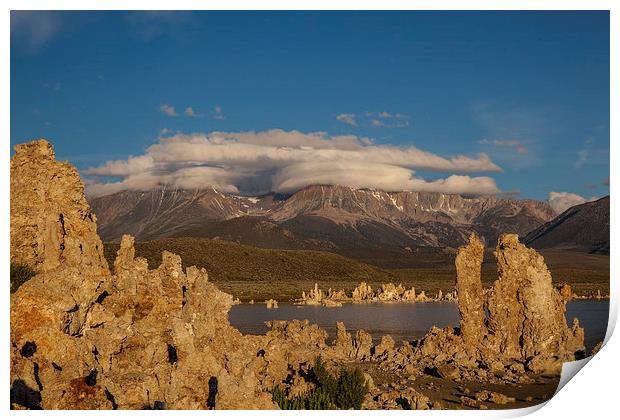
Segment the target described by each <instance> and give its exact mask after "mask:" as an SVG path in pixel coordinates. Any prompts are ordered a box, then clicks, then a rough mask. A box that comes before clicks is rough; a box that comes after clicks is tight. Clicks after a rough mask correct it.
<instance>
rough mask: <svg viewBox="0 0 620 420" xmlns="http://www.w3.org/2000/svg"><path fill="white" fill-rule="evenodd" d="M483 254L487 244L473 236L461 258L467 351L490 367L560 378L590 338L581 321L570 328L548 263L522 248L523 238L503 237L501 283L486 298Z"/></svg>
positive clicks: (499, 253)
mask: <svg viewBox="0 0 620 420" xmlns="http://www.w3.org/2000/svg"><path fill="white" fill-rule="evenodd" d="M483 253H484V248H483V246H482V243H481V242H480V241H479V240H478V238H477V237H476V236H475V235H472V236H471V238H470V240H469V244H468V245H466V246H464V247H461V248H460V249H459V251H458V254H457V257H456V271H457V284H456V288H457V291H458V301H459V311H460V314H461V334H460V335H461V339H462V341H463V346H464V348H465V349H469V350H473V351H478V352H479V354H480V355H481V357H482V358H483V359H485V360H486V361H492V360H500V361H507V360H516V361H522V362H524V363H527V367H528V368H529V370H531V371H533V372H536V373H538V372H544V371H555V372H559V369H560V368H561V365H562V362H564V361H570V360H574V357H575V353H577V352H579V351H583V349H584V345H583V339H584V336H583V329H582V328H581V327H579V321H578V320H577V319H575V320H574V321H573V327H572V328H569V327H568V326H567V324H566V320H565V317H564V313H565V310H566V308H565V301H564V300H563V299H562V297H561V296H560V293H559V292H558V291H557V289H556V288H555V287H554V286H553V284H552V279H551V274H550V273H549V270H548V269H547V266H546V265H545V262H544V259H543V257H542V256H541V255H540V254H538V253H537V252H536V251H535V250H533V249H530V248H527V247H526V246H525V245H523V244H521V243H520V242H519V238H518V236H517V235H515V234H504V235H501V236H500V238H499V240H498V243H497V247H496V249H495V257H496V259H497V269H498V273H499V279H498V280H497V281H496V282H495V283H494V285H493V287H492V288H491V290H489V291H487V292H486V293H485V292H484V291H483V289H482V283H481V279H480V272H481V264H482V258H483ZM485 295H488V297H486V298H485ZM485 309H486V312H488V314H487V313H486V312H485ZM488 364H491V362H489V363H488Z"/></svg>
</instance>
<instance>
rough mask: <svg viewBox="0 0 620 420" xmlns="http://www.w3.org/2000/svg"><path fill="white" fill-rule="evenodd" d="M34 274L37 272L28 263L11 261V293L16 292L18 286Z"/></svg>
mask: <svg viewBox="0 0 620 420" xmlns="http://www.w3.org/2000/svg"><path fill="white" fill-rule="evenodd" d="M35 274H37V273H36V271H34V270H33V269H32V268H31V267H30V266H29V265H27V264H20V263H14V262H12V261H11V293H15V292H17V289H19V286H21V285H22V284H24V283H26V282H27V281H28V280H30V278H31V277H32V276H34V275H35Z"/></svg>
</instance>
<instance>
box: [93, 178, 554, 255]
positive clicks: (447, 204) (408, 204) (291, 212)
mask: <svg viewBox="0 0 620 420" xmlns="http://www.w3.org/2000/svg"><path fill="white" fill-rule="evenodd" d="M89 201H90V204H91V207H92V209H93V211H94V213H95V214H96V216H97V224H98V229H99V234H100V235H101V237H102V239H104V240H105V241H118V240H119V239H120V237H121V236H122V234H124V233H129V234H132V235H134V236H136V238H137V240H139V241H145V240H153V239H160V238H173V237H205V238H212V239H224V240H229V241H235V242H239V243H243V244H248V245H253V246H258V247H264V248H281V249H314V250H331V251H338V252H340V253H343V252H344V253H345V254H346V252H357V251H352V250H360V249H379V248H381V249H390V250H394V251H395V252H397V253H410V252H415V251H414V249H415V248H420V247H422V248H425V247H434V248H437V247H439V248H445V249H454V248H455V247H458V246H460V245H462V244H464V243H465V242H466V239H467V238H468V236H469V235H470V234H471V232H476V233H477V234H478V235H479V236H480V237H482V238H483V240H484V241H485V242H486V243H487V244H488V245H490V246H491V245H493V244H494V243H495V241H496V240H497V237H498V235H499V234H501V233H504V232H513V233H517V234H519V235H521V236H523V235H526V234H528V233H529V232H531V231H533V230H535V229H536V228H538V227H540V226H541V225H543V224H544V223H547V222H550V221H551V220H552V219H554V217H555V216H556V215H555V213H554V212H553V210H552V209H551V207H550V206H549V204H548V203H546V202H543V201H536V200H517V199H511V198H499V197H494V196H480V197H463V196H461V195H457V194H442V193H434V192H411V191H398V192H387V191H381V190H369V189H355V188H350V187H345V186H338V185H311V186H308V187H305V188H303V189H301V190H299V191H297V192H295V193H294V194H291V195H281V194H267V195H264V196H260V197H242V196H236V195H233V194H227V193H225V192H222V191H219V190H217V189H215V188H205V189H200V190H187V189H178V188H170V187H165V186H164V187H161V188H159V189H156V190H151V191H123V192H119V193H116V194H112V195H108V196H103V197H97V198H92V199H90V200H89Z"/></svg>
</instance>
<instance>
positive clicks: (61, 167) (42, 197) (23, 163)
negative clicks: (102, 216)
mask: <svg viewBox="0 0 620 420" xmlns="http://www.w3.org/2000/svg"><path fill="white" fill-rule="evenodd" d="M15 152H16V153H15V155H14V156H13V158H12V159H11V260H12V261H13V262H17V263H22V264H28V265H30V266H31V267H33V268H34V269H35V270H36V271H38V272H47V271H50V270H54V269H56V268H59V267H60V266H61V265H62V266H64V267H67V266H71V267H79V269H80V270H81V271H89V272H91V273H93V274H96V275H107V274H109V272H108V265H107V263H106V261H105V258H104V257H103V245H102V243H101V240H100V239H99V236H98V235H97V224H96V219H95V215H94V214H93V213H92V212H91V211H90V208H89V206H88V203H87V202H86V199H85V198H84V185H83V184H82V181H81V180H80V177H79V175H78V173H77V171H76V170H75V168H74V167H73V166H71V165H70V164H69V163H65V162H58V161H56V160H55V156H54V149H53V148H52V145H51V144H49V143H48V142H47V141H45V140H38V141H33V142H30V143H26V144H18V145H16V146H15Z"/></svg>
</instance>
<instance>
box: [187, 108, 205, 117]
mask: <svg viewBox="0 0 620 420" xmlns="http://www.w3.org/2000/svg"><path fill="white" fill-rule="evenodd" d="M184 113H185V115H186V116H188V117H192V118H202V117H203V115H202V114H198V113H197V112H196V111H194V108H192V107H191V106H188V107H187V108H185V111H184Z"/></svg>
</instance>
